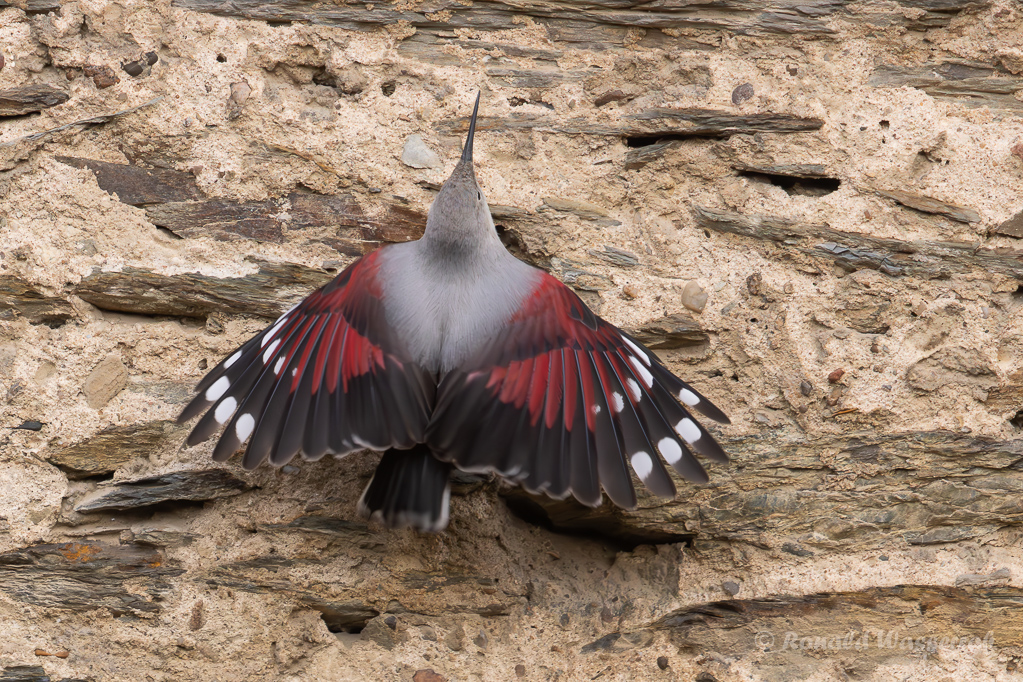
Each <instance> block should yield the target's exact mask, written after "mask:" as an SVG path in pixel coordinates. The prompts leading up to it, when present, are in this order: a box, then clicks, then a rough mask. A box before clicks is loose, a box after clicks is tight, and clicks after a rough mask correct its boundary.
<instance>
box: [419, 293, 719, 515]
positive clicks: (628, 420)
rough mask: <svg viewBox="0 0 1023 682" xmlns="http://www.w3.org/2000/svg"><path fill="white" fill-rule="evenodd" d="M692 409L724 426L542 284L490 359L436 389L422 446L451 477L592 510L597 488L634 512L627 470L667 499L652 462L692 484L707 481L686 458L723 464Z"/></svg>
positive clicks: (638, 353)
mask: <svg viewBox="0 0 1023 682" xmlns="http://www.w3.org/2000/svg"><path fill="white" fill-rule="evenodd" d="M690 409H693V410H696V411H697V412H700V413H702V414H703V415H705V416H707V417H709V418H711V419H714V420H716V421H719V422H723V423H728V417H726V416H725V415H724V413H723V412H721V410H719V409H718V408H717V407H715V406H714V405H713V404H712V403H711V402H710V401H709V400H707V399H706V398H704V397H703V396H701V395H700V394H699V393H698V392H697V391H695V390H693V388H692V387H691V386H689V385H688V384H686V383H685V382H684V381H682V380H680V379H679V378H677V377H676V376H674V375H673V374H672V373H671V372H670V371H668V369H667V368H666V367H665V366H664V365H663V364H662V363H661V362H660V360H659V359H658V358H657V356H656V355H654V354H653V353H651V352H650V351H648V350H646V349H645V348H644V347H643V346H642V345H640V344H639V343H638V342H637V341H636V340H635V339H633V338H632V337H630V336H629V335H628V334H626V333H625V332H622V331H621V330H619V329H618V328H616V327H614V326H613V325H611V324H609V323H607V322H605V321H603V320H602V319H600V318H599V317H597V316H596V315H594V314H593V312H591V311H590V310H589V309H588V308H587V307H586V305H585V304H584V303H583V302H582V301H581V300H580V299H579V297H578V296H576V295H575V293H573V292H572V291H571V290H570V289H569V288H568V287H566V286H565V285H564V284H562V283H561V282H559V281H558V280H557V279H555V278H554V277H551V276H550V275H546V274H545V275H542V276H541V278H540V282H539V284H538V285H537V288H536V289H535V290H534V291H533V293H532V294H531V295H530V297H529V298H528V299H527V300H526V301H525V302H524V304H523V306H522V308H521V309H520V310H519V312H518V313H517V314H516V315H515V316H514V317H513V318H512V319H511V320H510V321H509V323H508V325H507V327H506V328H505V329H503V330H502V332H501V334H500V335H499V337H498V339H497V340H496V341H495V342H494V344H493V345H492V347H490V348H487V349H486V350H485V351H484V352H483V353H482V354H481V355H480V356H479V357H478V358H477V359H476V360H475V361H474V362H472V363H471V365H470V366H469V367H468V368H467V369H466V370H464V371H456V372H451V373H449V374H447V375H445V376H444V378H443V379H442V380H441V383H440V386H439V388H438V395H437V405H436V408H435V409H434V413H433V417H432V419H431V421H430V425H429V428H428V430H427V442H428V443H429V445H430V447H431V448H433V451H434V452H435V453H436V455H437V456H438V457H439V458H441V459H443V460H446V461H451V462H453V463H454V464H455V465H456V466H457V467H458V468H459V469H463V470H467V471H496V472H497V473H498V474H500V475H501V476H502V477H504V478H507V479H509V480H512V481H519V482H521V484H522V485H523V486H524V487H525V488H526V489H527V490H530V491H532V492H541V491H542V492H546V493H547V494H548V495H550V496H552V497H556V498H564V497H566V496H568V494H570V493H571V494H572V495H574V496H575V498H576V499H578V500H579V501H580V502H582V503H584V504H587V505H590V506H597V505H599V504H600V502H601V494H600V488H601V486H602V487H603V488H604V490H605V491H606V492H607V494H608V497H610V498H611V500H612V501H613V502H614V503H615V504H617V505H618V506H621V507H625V508H632V507H635V505H636V493H635V490H633V487H632V480H631V476H630V474H629V470H628V467H629V465H630V464H631V466H632V468H633V470H635V472H636V474H637V475H638V476H639V478H640V479H641V480H642V481H643V482H644V483H645V484H646V486H647V487H648V488H650V490H651V491H652V492H654V493H655V494H658V495H662V496H665V497H673V496H674V495H675V486H674V484H673V483H672V480H671V477H670V476H669V475H668V472H667V470H666V469H665V468H664V465H663V464H662V463H661V461H660V459H658V457H657V453H658V452H660V454H661V456H662V457H663V458H664V459H665V460H667V462H668V463H669V464H671V465H672V467H673V468H674V469H675V470H676V471H677V472H678V473H679V474H681V475H682V476H683V477H685V478H687V479H689V480H690V481H696V482H706V481H707V473H706V471H704V469H703V467H702V466H701V465H700V463H699V462H698V461H697V460H696V458H695V457H694V456H693V454H692V453H693V452H696V453H699V454H701V455H704V456H705V457H707V458H709V459H712V460H714V461H718V462H727V461H728V455H726V454H725V452H724V450H722V449H721V446H720V445H718V444H717V443H716V442H715V441H714V439H713V437H711V435H710V434H709V433H708V432H707V430H706V429H705V428H704V427H703V426H701V425H700V423H699V422H697V421H696V420H695V419H694V418H693V417H692V414H691V413H690V411H689V410H690Z"/></svg>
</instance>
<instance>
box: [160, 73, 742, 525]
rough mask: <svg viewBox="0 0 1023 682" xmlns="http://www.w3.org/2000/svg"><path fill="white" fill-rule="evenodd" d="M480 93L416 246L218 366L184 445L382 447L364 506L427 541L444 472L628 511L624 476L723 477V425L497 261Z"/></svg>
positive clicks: (717, 414)
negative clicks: (478, 164)
mask: <svg viewBox="0 0 1023 682" xmlns="http://www.w3.org/2000/svg"><path fill="white" fill-rule="evenodd" d="M480 94H481V93H480ZM480 94H477V96H476V103H475V106H474V107H473V112H472V118H471V119H470V122H469V129H468V133H467V136H466V141H465V145H464V146H463V149H462V154H461V158H460V159H459V161H458V162H457V164H456V165H455V167H454V169H453V170H452V172H451V175H450V176H449V177H448V179H447V180H446V181H445V182H444V184H443V185H442V186H441V188H440V191H439V192H438V194H437V196H436V197H435V199H434V201H433V203H432V205H431V206H430V209H429V213H428V215H427V220H426V228H425V231H424V234H423V236H422V238H420V239H419V240H417V241H410V242H404V243H399V244H389V245H386V246H383V247H381V248H379V249H377V250H375V251H373V252H371V253H369V254H367V255H365V256H362V257H361V258H359V259H358V260H356V261H355V262H353V263H352V264H351V265H349V266H348V267H347V268H346V269H345V270H344V271H342V272H341V273H340V274H339V275H338V276H337V277H336V278H335V279H334V280H332V281H331V282H329V283H327V284H326V285H324V286H323V287H321V288H320V289H317V290H316V291H314V292H312V293H311V294H309V296H308V297H306V298H305V299H304V300H302V301H301V302H300V303H298V304H297V305H295V306H294V307H292V308H291V309H290V310H288V311H287V312H285V313H284V314H283V315H281V316H280V317H279V318H278V319H277V320H276V321H275V322H274V323H273V324H271V325H269V326H268V327H267V328H266V329H264V330H263V331H261V332H260V333H258V334H256V336H254V337H253V338H252V339H250V340H249V341H248V342H247V343H245V344H243V345H242V346H241V347H240V348H238V349H237V350H236V351H235V352H233V353H232V354H231V355H230V356H228V357H227V358H226V359H225V360H223V361H222V362H221V363H220V364H219V365H217V366H216V367H214V368H213V369H212V370H210V371H209V373H208V374H206V376H205V377H204V378H203V379H202V380H201V381H200V382H199V384H198V386H197V387H196V395H195V397H194V398H193V399H192V400H191V402H190V403H189V404H188V405H187V406H186V407H185V408H184V410H183V411H182V412H181V414H180V416H179V417H178V423H184V422H187V421H189V420H191V419H193V418H195V417H197V416H199V415H203V416H202V418H201V419H199V421H198V422H197V423H196V425H195V427H194V428H193V429H192V431H191V433H190V434H189V436H188V437H187V439H186V443H187V445H188V446H195V445H198V444H199V443H201V442H203V441H206V440H208V439H209V438H210V437H211V436H213V435H214V434H215V433H216V432H217V431H218V430H221V429H222V432H221V434H220V436H219V439H218V441H217V443H216V445H215V447H214V448H213V453H212V457H213V459H214V460H215V461H218V462H224V461H226V460H228V459H229V458H230V457H231V456H232V455H233V454H234V453H235V452H237V451H238V450H239V449H240V448H241V447H242V446H243V445H244V446H245V452H244V455H243V457H242V466H243V467H244V468H246V469H253V468H255V467H257V466H259V465H260V464H262V463H263V462H265V461H269V463H270V464H272V465H274V466H278V467H280V466H284V465H285V464H287V463H288V462H289V461H291V460H292V458H294V457H295V456H296V455H298V454H301V456H302V457H303V458H304V459H305V460H309V461H315V460H318V459H320V458H322V457H323V456H324V455H326V454H328V453H329V454H333V455H334V456H336V457H343V456H345V455H347V454H349V453H352V452H355V451H359V450H363V449H370V450H376V451H382V452H383V455H382V457H381V459H380V462H379V464H378V465H377V468H376V470H375V472H374V474H373V477H372V479H371V480H370V482H369V484H368V485H367V486H366V489H365V492H364V493H363V495H362V497H361V499H360V500H359V501H358V503H357V511H358V513H359V514H360V515H361V516H363V517H368V518H371V519H373V520H375V521H377V522H380V523H382V524H383V525H385V526H387V527H390V528H404V527H410V528H413V529H415V530H418V531H422V532H439V531H442V530H444V529H445V528H446V527H447V525H448V522H449V518H450V512H449V507H450V496H451V486H450V479H451V474H452V472H453V470H455V469H458V470H461V471H464V472H470V473H485V474H496V475H497V476H498V477H500V478H501V479H503V480H505V481H507V482H509V483H511V484H515V485H520V486H522V487H523V488H524V489H525V490H527V491H529V492H531V493H544V494H546V495H548V496H549V497H551V498H554V499H566V498H568V497H569V496H572V497H574V498H575V499H576V500H578V501H579V502H580V503H582V504H584V505H587V506H589V507H597V506H600V505H601V504H602V502H603V496H604V494H606V495H607V497H608V499H609V500H610V501H611V502H612V503H613V504H614V505H617V506H618V507H621V508H623V509H634V508H635V507H636V504H637V498H636V491H635V487H634V485H633V480H632V474H631V473H630V469H631V471H632V472H635V475H636V476H637V478H638V479H639V480H640V481H641V482H642V483H643V484H644V485H645V486H646V487H647V488H648V489H649V490H650V491H651V492H652V493H654V494H656V495H659V496H662V497H667V498H674V497H675V496H676V494H677V491H676V488H675V484H674V482H673V481H672V478H671V476H670V475H669V474H668V471H667V469H666V467H665V464H668V465H670V466H671V467H672V468H673V469H674V470H675V471H676V472H678V474H679V475H681V476H682V477H683V478H684V479H687V480H688V481H691V482H696V483H704V482H707V481H708V476H707V472H706V470H705V469H704V467H703V466H702V465H701V463H700V462H699V461H698V460H697V459H696V457H695V456H694V454H699V455H702V456H703V457H706V458H707V459H709V460H711V461H715V462H721V463H727V462H728V455H727V454H726V453H725V451H724V450H723V449H722V448H721V446H720V445H719V444H718V443H717V442H716V441H715V439H714V438H713V436H712V435H711V434H710V433H709V432H708V431H707V429H706V428H705V427H704V426H703V425H702V424H701V423H700V422H699V421H698V420H697V419H696V418H695V417H694V416H693V414H694V412H698V413H700V414H701V415H703V416H704V417H707V418H709V419H711V420H714V421H717V422H720V423H723V424H728V423H730V422H729V419H728V417H727V416H726V415H725V414H724V412H722V411H721V410H720V409H719V408H718V407H716V406H715V405H714V404H713V403H712V402H711V401H710V400H708V399H707V398H706V397H704V396H703V395H701V394H700V393H699V392H698V391H697V390H696V389H694V388H693V387H692V386H690V385H689V384H687V383H686V382H684V381H682V380H681V379H679V378H678V377H677V376H675V375H674V374H673V373H672V372H671V371H670V370H669V369H668V368H667V367H666V366H665V365H664V363H663V362H662V361H661V360H660V359H659V358H658V357H657V355H655V354H654V353H653V352H651V351H650V350H648V349H647V348H645V347H644V346H643V344H641V343H640V342H639V341H637V340H636V339H635V338H634V337H632V336H630V335H629V334H628V333H626V332H624V331H622V330H621V329H618V328H617V327H615V326H614V325H612V324H611V323H609V322H607V321H605V320H603V319H601V318H600V317H598V316H597V315H596V314H594V313H593V312H592V311H591V310H590V309H589V308H588V307H587V306H586V305H585V303H583V301H582V300H581V299H580V298H579V296H578V295H576V294H575V292H573V291H572V290H571V289H570V288H569V287H568V286H566V285H565V284H563V283H562V282H561V281H560V280H558V279H557V278H555V277H553V276H552V275H550V274H548V273H546V272H544V271H543V270H540V269H538V268H534V267H533V266H531V265H529V264H527V263H524V262H522V261H520V260H518V259H517V258H515V257H514V256H513V255H512V254H511V253H509V251H508V250H507V249H506V248H505V246H504V244H503V243H502V241H501V239H500V237H499V235H498V233H497V230H496V228H495V225H494V221H493V217H492V216H491V212H490V208H489V206H488V204H487V200H486V198H485V197H484V195H483V190H482V189H481V187H480V184H479V182H478V180H477V178H476V172H475V168H474V166H473V139H474V136H475V132H476V121H477V114H478V112H479V104H480Z"/></svg>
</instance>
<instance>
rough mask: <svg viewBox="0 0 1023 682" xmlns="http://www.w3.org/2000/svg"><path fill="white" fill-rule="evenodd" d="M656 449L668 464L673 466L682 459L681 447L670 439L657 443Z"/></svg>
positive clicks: (663, 439)
mask: <svg viewBox="0 0 1023 682" xmlns="http://www.w3.org/2000/svg"><path fill="white" fill-rule="evenodd" d="M657 449H658V450H660V451H661V454H662V455H664V459H666V460H668V464H674V463H675V462H677V461H679V460H680V459H682V447H681V446H680V445H679V444H678V443H677V442H675V441H674V440H673V439H671V438H662V439H661V440H659V441H657Z"/></svg>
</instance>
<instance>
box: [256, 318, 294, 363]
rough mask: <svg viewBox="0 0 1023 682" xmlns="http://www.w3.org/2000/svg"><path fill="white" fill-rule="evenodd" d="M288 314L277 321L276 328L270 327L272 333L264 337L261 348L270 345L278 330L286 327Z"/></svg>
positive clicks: (269, 332)
mask: <svg viewBox="0 0 1023 682" xmlns="http://www.w3.org/2000/svg"><path fill="white" fill-rule="evenodd" d="M290 312H291V311H290V310H289V311H288V313H290ZM288 313H284V314H283V315H281V319H279V320H277V321H276V322H275V323H274V326H272V327H270V331H268V332H267V333H266V336H264V337H263V340H262V341H261V342H260V344H259V347H260V348H262V347H263V346H265V345H266V344H268V343H270V339H272V338H273V337H274V334H276V333H277V330H278V329H280V328H281V327H282V326H284V323H285V322H287V321H288ZM264 362H265V361H264Z"/></svg>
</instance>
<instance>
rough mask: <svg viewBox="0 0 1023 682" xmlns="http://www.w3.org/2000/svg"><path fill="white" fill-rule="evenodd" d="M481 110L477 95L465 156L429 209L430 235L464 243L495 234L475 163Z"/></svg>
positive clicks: (428, 226)
mask: <svg viewBox="0 0 1023 682" xmlns="http://www.w3.org/2000/svg"><path fill="white" fill-rule="evenodd" d="M479 108H480V96H479V95H476V106H475V107H473V110H472V119H470V121H469V134H468V135H467V136H466V138H465V147H463V148H462V157H461V158H460V159H459V160H458V163H457V164H456V165H455V169H454V170H453V171H451V175H450V176H448V179H447V180H446V181H445V182H444V185H443V186H442V187H441V188H440V192H439V193H438V194H437V198H436V199H434V200H433V205H432V206H430V214H429V217H428V218H427V221H426V232H427V234H428V235H433V236H437V237H443V238H445V239H456V240H461V239H472V238H473V237H474V236H477V235H479V233H480V232H481V231H482V232H494V222H493V218H491V216H490V207H489V206H488V205H487V199H486V197H484V196H483V190H482V189H481V188H480V186H479V183H478V182H477V181H476V170H475V169H474V168H473V164H472V140H473V136H474V135H475V133H476V114H477V113H478V112H479ZM494 233H495V234H496V232H494Z"/></svg>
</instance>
